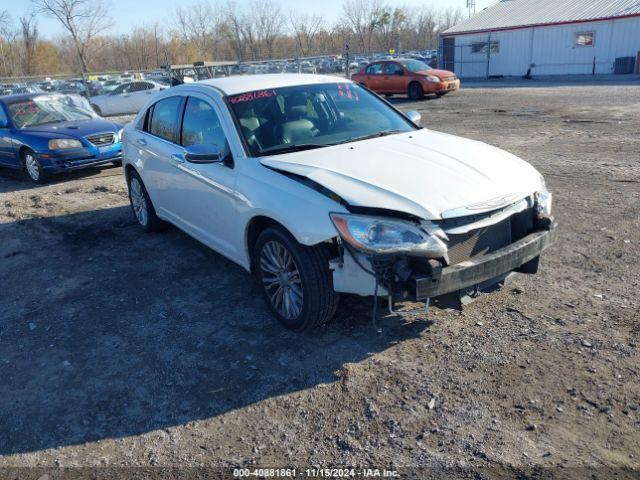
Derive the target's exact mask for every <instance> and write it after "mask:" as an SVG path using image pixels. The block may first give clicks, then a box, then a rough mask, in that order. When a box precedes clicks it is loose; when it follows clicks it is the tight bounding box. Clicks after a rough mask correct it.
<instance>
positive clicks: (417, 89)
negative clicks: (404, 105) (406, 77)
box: [407, 82, 424, 100]
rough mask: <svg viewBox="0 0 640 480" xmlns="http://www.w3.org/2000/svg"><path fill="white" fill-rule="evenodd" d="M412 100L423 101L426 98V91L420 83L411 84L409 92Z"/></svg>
mask: <svg viewBox="0 0 640 480" xmlns="http://www.w3.org/2000/svg"><path fill="white" fill-rule="evenodd" d="M407 93H408V95H409V98H410V99H411V100H422V99H423V98H424V90H423V89H422V85H420V84H419V83H418V82H413V83H410V84H409V91H408V92H407Z"/></svg>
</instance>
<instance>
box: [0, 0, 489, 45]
mask: <svg viewBox="0 0 640 480" xmlns="http://www.w3.org/2000/svg"><path fill="white" fill-rule="evenodd" d="M236 1H237V3H238V4H242V3H243V1H245V0H236ZM273 1H274V2H275V3H278V4H280V5H281V7H282V8H283V9H284V10H285V11H287V12H288V11H289V10H292V9H296V10H300V11H304V12H308V13H318V14H321V15H323V16H324V17H325V18H326V20H327V21H328V22H333V21H335V20H337V19H338V18H339V17H340V14H341V11H342V9H341V6H342V0H322V1H320V2H319V1H317V0H313V1H312V0H273ZM495 1H496V0H476V5H477V7H476V10H477V11H480V10H482V9H483V8H485V7H487V6H488V5H490V4H492V3H495ZM1 3H3V4H4V0H3V1H2V2H1ZM189 3H191V2H190V1H184V0H111V7H112V8H111V17H112V18H113V20H114V26H113V28H112V29H111V31H110V33H126V32H127V31H128V30H129V29H131V28H132V27H135V26H142V25H145V24H152V23H154V22H156V21H157V22H158V23H160V24H161V25H163V26H170V24H169V22H170V18H171V13H172V12H173V10H175V8H176V7H177V6H179V5H187V4H189ZM386 3H387V4H389V5H391V6H401V5H407V6H412V7H413V6H417V7H419V6H423V5H426V6H431V7H433V8H447V7H459V8H460V9H461V10H463V11H464V12H465V13H466V0H387V2H386ZM0 8H5V9H7V10H9V13H10V14H11V16H12V17H13V19H14V20H17V18H18V17H19V16H21V15H24V14H25V13H26V12H27V11H28V10H29V8H30V1H29V0H13V1H12V2H11V5H10V6H9V0H7V7H0ZM39 27H40V32H41V34H43V35H44V36H47V37H51V36H55V35H57V34H59V33H61V30H60V27H59V25H58V24H57V23H56V21H55V20H53V19H47V18H43V17H42V18H39Z"/></svg>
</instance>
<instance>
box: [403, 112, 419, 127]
mask: <svg viewBox="0 0 640 480" xmlns="http://www.w3.org/2000/svg"><path fill="white" fill-rule="evenodd" d="M405 116H406V117H407V118H408V119H409V120H411V121H412V122H413V123H414V124H415V125H420V120H422V115H420V114H419V113H418V112H416V111H415V110H411V111H410V112H407V113H405Z"/></svg>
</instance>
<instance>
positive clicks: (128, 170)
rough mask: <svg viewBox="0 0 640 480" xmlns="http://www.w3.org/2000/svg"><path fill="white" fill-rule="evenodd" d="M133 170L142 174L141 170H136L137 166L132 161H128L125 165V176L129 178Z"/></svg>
mask: <svg viewBox="0 0 640 480" xmlns="http://www.w3.org/2000/svg"><path fill="white" fill-rule="evenodd" d="M131 172H136V173H137V174H138V175H140V172H138V171H137V170H136V167H134V166H133V165H131V164H130V163H126V164H125V165H124V176H125V178H126V179H127V180H129V176H130V175H131Z"/></svg>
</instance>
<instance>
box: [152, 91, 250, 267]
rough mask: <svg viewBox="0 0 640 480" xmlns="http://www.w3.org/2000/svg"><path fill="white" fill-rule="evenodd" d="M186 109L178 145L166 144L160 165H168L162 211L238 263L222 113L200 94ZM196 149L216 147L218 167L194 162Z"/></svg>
mask: <svg viewBox="0 0 640 480" xmlns="http://www.w3.org/2000/svg"><path fill="white" fill-rule="evenodd" d="M161 102H162V100H160V101H159V102H158V104H160V103H161ZM158 104H156V105H158ZM182 105H183V106H182V108H183V110H182V116H180V115H179V116H178V118H179V119H180V118H181V119H182V121H181V122H180V121H178V123H179V125H178V132H179V134H178V135H177V136H176V142H175V144H172V145H167V144H166V142H163V143H164V145H163V147H162V149H163V151H164V152H165V153H164V154H163V158H162V159H158V160H156V161H159V162H162V163H163V164H164V165H163V166H162V167H161V170H163V171H164V172H165V174H164V175H166V177H165V178H166V181H161V182H160V184H161V185H162V187H163V188H161V189H160V191H161V199H160V202H161V206H162V209H163V210H164V211H165V213H166V214H167V215H168V216H169V217H170V218H171V220H172V222H173V223H175V224H176V225H178V226H179V227H180V228H182V229H183V230H185V231H186V232H188V233H189V234H191V235H192V236H194V237H195V238H197V239H198V240H200V241H201V242H203V243H204V244H206V245H208V246H210V247H211V248H213V249H214V250H217V251H218V252H220V253H222V254H223V255H225V256H228V257H230V258H238V256H239V254H240V253H241V251H240V248H241V246H239V245H237V244H236V243H235V242H234V241H233V238H232V232H235V228H234V227H235V225H234V224H235V221H236V220H235V219H236V194H235V182H236V170H235V169H234V165H233V157H232V155H231V152H230V150H229V146H228V143H227V135H226V133H225V131H224V129H223V126H222V123H221V122H220V112H219V110H218V109H217V107H216V106H215V103H214V102H213V99H209V98H208V97H206V96H204V95H202V94H197V93H191V94H189V96H188V97H185V98H184V102H183V104H182ZM159 110H160V109H159V108H158V107H156V108H155V109H154V112H153V114H152V119H151V129H152V133H153V129H154V120H153V117H155V116H156V112H157V111H159ZM194 145H203V146H210V147H217V149H218V150H219V151H220V152H221V158H220V161H218V162H210V163H192V162H190V161H189V160H188V159H187V157H186V153H187V149H188V148H189V147H191V146H194ZM165 162H166V163H165ZM165 165H166V167H165ZM165 168H166V169H167V170H165Z"/></svg>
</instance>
